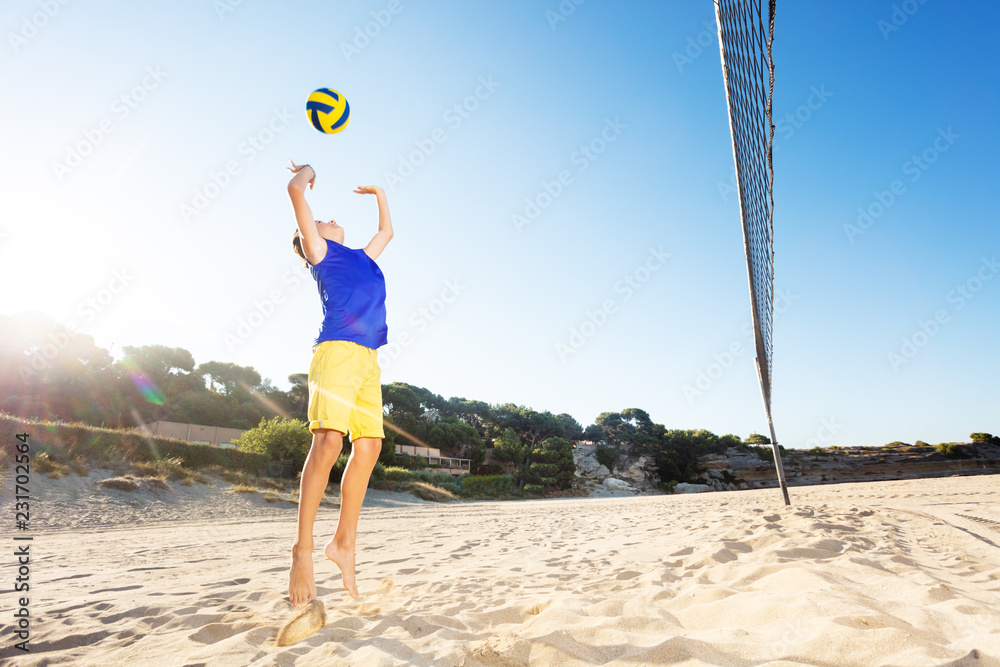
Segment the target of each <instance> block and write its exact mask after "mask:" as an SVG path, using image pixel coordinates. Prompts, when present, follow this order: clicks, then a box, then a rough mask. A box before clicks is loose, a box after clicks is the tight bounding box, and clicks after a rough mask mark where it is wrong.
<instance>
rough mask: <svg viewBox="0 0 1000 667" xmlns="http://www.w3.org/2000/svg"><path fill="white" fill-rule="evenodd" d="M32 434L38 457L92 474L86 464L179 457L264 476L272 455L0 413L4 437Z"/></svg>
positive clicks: (197, 465) (196, 465)
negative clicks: (49, 458) (267, 455)
mask: <svg viewBox="0 0 1000 667" xmlns="http://www.w3.org/2000/svg"><path fill="white" fill-rule="evenodd" d="M24 431H28V432H29V433H31V441H30V443H29V444H30V445H31V448H32V450H34V451H35V452H37V454H36V456H38V455H40V454H41V453H42V452H46V453H47V454H48V455H49V456H50V457H51V458H52V460H53V461H58V462H60V463H65V464H68V465H69V466H70V467H71V468H72V469H73V470H74V471H75V472H78V474H86V463H87V462H90V463H97V464H101V463H109V464H111V465H113V466H117V465H120V464H122V463H132V464H135V463H139V462H142V461H148V462H152V461H157V460H160V459H166V458H178V459H180V460H181V461H183V464H184V466H185V467H187V468H195V469H196V468H208V467H211V466H220V467H222V468H226V469H228V470H234V471H235V470H241V471H245V472H247V473H252V474H261V473H262V472H263V471H264V468H265V466H266V463H267V457H266V456H265V455H263V454H258V453H255V452H241V451H237V450H233V449H225V448H222V447H216V446H214V445H198V444H192V443H188V442H185V441H183V440H177V439H174V438H161V437H158V436H148V435H146V434H145V433H143V432H142V431H141V430H139V429H110V428H100V427H97V426H88V425H86V424H66V423H63V422H50V421H43V420H34V419H22V418H20V417H14V416H11V415H0V440H3V438H4V437H7V440H6V441H10V440H13V433H15V432H17V433H20V432H24Z"/></svg>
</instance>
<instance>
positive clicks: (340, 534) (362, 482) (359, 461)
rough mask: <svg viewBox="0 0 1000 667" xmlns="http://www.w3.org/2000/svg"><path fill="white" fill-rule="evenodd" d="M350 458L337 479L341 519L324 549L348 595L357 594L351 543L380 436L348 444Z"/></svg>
mask: <svg viewBox="0 0 1000 667" xmlns="http://www.w3.org/2000/svg"><path fill="white" fill-rule="evenodd" d="M351 448H352V449H351V457H350V459H348V461H347V467H346V468H345V469H344V477H343V479H342V480H341V482H340V520H339V521H338V522H337V532H336V534H335V535H334V536H333V538H332V539H331V540H330V541H329V542H328V543H327V545H326V548H325V549H324V550H323V552H324V553H325V554H326V556H327V558H329V559H330V560H332V561H333V562H334V563H336V564H337V567H339V568H340V573H341V575H343V578H344V588H346V589H347V591H348V592H349V593H350V594H351V597H353V598H357V597H358V587H357V584H356V582H355V577H354V543H355V542H356V541H357V536H358V516H359V515H360V513H361V503H362V502H364V499H365V492H366V491H367V490H368V478H369V477H370V476H371V474H372V469H373V468H374V467H375V462H376V461H378V456H379V454H380V453H381V452H382V439H381V438H358V439H357V440H354V441H352V443H351Z"/></svg>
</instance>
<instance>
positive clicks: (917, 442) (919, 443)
mask: <svg viewBox="0 0 1000 667" xmlns="http://www.w3.org/2000/svg"><path fill="white" fill-rule="evenodd" d="M913 446H914V447H930V445H928V444H927V443H926V442H924V441H923V440H917V441H916V442H915V443H913Z"/></svg>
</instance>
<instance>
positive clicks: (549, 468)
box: [521, 438, 576, 489]
mask: <svg viewBox="0 0 1000 667" xmlns="http://www.w3.org/2000/svg"><path fill="white" fill-rule="evenodd" d="M575 473H576V463H575V462H574V461H573V443H571V442H570V441H569V440H566V439H565V438H546V439H545V440H543V441H542V442H540V443H539V444H538V445H536V446H535V447H533V448H532V449H531V456H530V457H529V463H528V464H527V465H526V466H525V468H524V471H523V473H522V475H521V478H522V481H523V482H524V483H525V484H526V485H527V484H536V485H540V486H543V487H545V488H546V489H552V488H559V489H568V488H570V487H571V486H573V478H574V474H575Z"/></svg>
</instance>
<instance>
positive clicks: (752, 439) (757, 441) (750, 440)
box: [743, 433, 771, 445]
mask: <svg viewBox="0 0 1000 667" xmlns="http://www.w3.org/2000/svg"><path fill="white" fill-rule="evenodd" d="M743 442H745V443H746V444H748V445H770V444H771V439H770V438H769V437H767V436H766V435H761V434H760V433H751V434H750V435H748V436H747V437H746V440H744V441H743Z"/></svg>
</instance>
